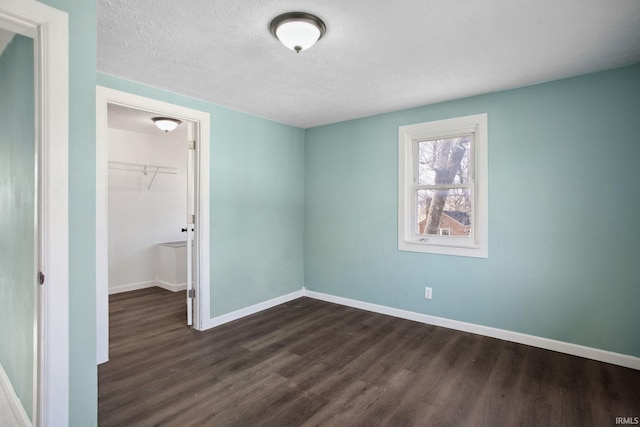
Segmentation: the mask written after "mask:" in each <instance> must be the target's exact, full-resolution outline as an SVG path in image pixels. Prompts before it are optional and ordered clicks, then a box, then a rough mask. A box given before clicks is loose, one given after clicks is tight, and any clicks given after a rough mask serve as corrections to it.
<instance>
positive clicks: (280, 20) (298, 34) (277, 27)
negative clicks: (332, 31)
mask: <svg viewBox="0 0 640 427" xmlns="http://www.w3.org/2000/svg"><path fill="white" fill-rule="evenodd" d="M270 29H271V33H272V34H273V35H274V36H275V37H276V38H277V39H278V40H280V42H281V43H282V44H283V45H285V46H286V47H288V48H289V49H291V50H293V51H295V52H296V53H300V52H302V51H303V50H307V49H309V48H310V47H311V46H313V45H314V44H316V42H317V41H318V40H320V38H321V37H322V36H323V35H324V33H325V32H326V30H327V28H326V26H325V25H324V22H322V20H321V19H320V18H318V17H317V16H315V15H311V14H309V13H304V12H289V13H284V14H282V15H280V16H277V17H276V18H274V20H273V21H271V26H270Z"/></svg>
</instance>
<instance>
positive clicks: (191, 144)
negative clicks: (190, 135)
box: [189, 141, 196, 150]
mask: <svg viewBox="0 0 640 427" xmlns="http://www.w3.org/2000/svg"><path fill="white" fill-rule="evenodd" d="M195 149H196V142H195V141H189V150H195Z"/></svg>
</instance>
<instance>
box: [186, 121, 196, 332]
mask: <svg viewBox="0 0 640 427" xmlns="http://www.w3.org/2000/svg"><path fill="white" fill-rule="evenodd" d="M195 130H196V129H195V123H193V122H187V325H189V326H191V325H193V303H194V299H195V296H196V294H195V289H196V286H194V282H195V280H197V275H196V274H194V272H196V271H197V269H195V268H194V264H195V263H194V260H195V257H194V255H195V254H194V251H193V245H194V242H193V240H194V235H197V232H195V226H196V221H195V197H194V193H195V192H194V190H195V179H194V178H195V154H196V145H195V144H196V140H195V134H196V132H195Z"/></svg>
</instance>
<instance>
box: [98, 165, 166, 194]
mask: <svg viewBox="0 0 640 427" xmlns="http://www.w3.org/2000/svg"><path fill="white" fill-rule="evenodd" d="M109 169H114V170H122V171H131V172H141V173H142V174H143V175H145V176H146V175H148V174H150V173H151V174H153V176H152V177H151V181H149V185H147V190H150V189H151V184H153V181H154V180H155V179H156V176H157V175H158V174H159V173H161V174H168V175H176V174H177V173H178V168H175V167H171V166H160V165H145V164H142V163H125V162H112V161H110V162H109Z"/></svg>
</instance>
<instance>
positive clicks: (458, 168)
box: [418, 135, 473, 185]
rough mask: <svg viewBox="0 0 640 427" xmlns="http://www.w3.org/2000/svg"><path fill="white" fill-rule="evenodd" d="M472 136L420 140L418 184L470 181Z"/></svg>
mask: <svg viewBox="0 0 640 427" xmlns="http://www.w3.org/2000/svg"><path fill="white" fill-rule="evenodd" d="M472 137H473V135H463V136H458V137H455V138H446V139H431V140H425V141H418V185H435V184H466V183H468V182H469V181H470V177H471V170H470V161H469V159H470V158H471V154H470V149H471V141H472Z"/></svg>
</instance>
